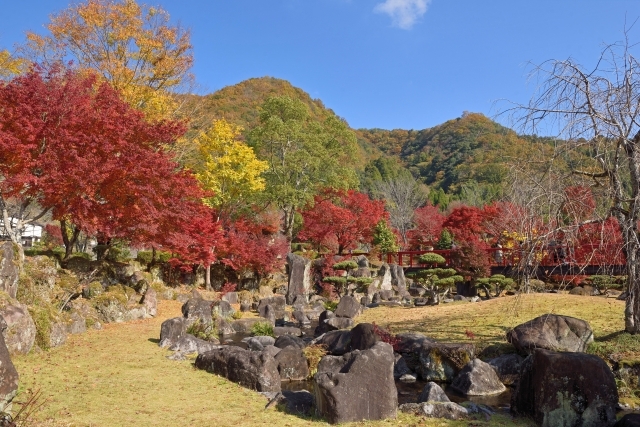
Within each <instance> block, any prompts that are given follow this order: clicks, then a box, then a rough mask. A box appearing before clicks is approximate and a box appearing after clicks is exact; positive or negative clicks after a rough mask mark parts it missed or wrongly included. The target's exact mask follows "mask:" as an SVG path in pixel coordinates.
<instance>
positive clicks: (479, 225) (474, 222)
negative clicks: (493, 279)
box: [443, 205, 498, 277]
mask: <svg viewBox="0 0 640 427" xmlns="http://www.w3.org/2000/svg"><path fill="white" fill-rule="evenodd" d="M497 215H498V209H497V208H496V207H495V206H492V205H490V206H485V207H484V208H483V209H480V208H477V207H473V206H460V207H457V208H455V209H453V210H452V211H451V213H450V214H449V216H448V217H447V219H446V220H445V221H444V223H443V227H445V228H447V229H448V230H449V231H451V233H452V234H453V236H454V242H455V246H456V247H457V250H456V251H455V252H454V253H453V254H452V257H453V259H454V262H455V265H456V267H457V269H458V270H459V271H460V273H461V274H463V275H468V276H474V277H479V276H487V275H488V274H489V269H490V265H491V263H490V260H489V256H488V255H487V250H488V249H489V245H488V244H487V243H486V242H485V240H484V239H483V238H484V237H485V234H486V233H487V230H486V224H487V222H489V221H491V220H492V219H494V218H495V217H496V216H497Z"/></svg>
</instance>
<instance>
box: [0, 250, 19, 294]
mask: <svg viewBox="0 0 640 427" xmlns="http://www.w3.org/2000/svg"><path fill="white" fill-rule="evenodd" d="M23 258H24V254H23V253H22V247H21V246H19V245H14V244H13V243H11V242H0V291H3V292H6V293H7V294H8V295H9V297H10V298H15V297H16V294H17V292H18V279H19V278H20V270H21V268H22V265H23Z"/></svg>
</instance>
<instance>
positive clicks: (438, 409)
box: [398, 402, 469, 420]
mask: <svg viewBox="0 0 640 427" xmlns="http://www.w3.org/2000/svg"><path fill="white" fill-rule="evenodd" d="M398 409H400V411H401V412H404V413H407V414H413V415H417V416H420V417H427V418H445V419H447V420H463V419H465V418H467V416H468V415H469V411H468V410H467V409H466V408H465V407H464V406H461V405H458V404H457V403H453V402H424V403H405V404H403V405H400V407H399V408H398Z"/></svg>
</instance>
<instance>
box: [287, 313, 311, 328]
mask: <svg viewBox="0 0 640 427" xmlns="http://www.w3.org/2000/svg"><path fill="white" fill-rule="evenodd" d="M292 316H293V318H294V319H295V321H296V322H298V323H299V324H301V325H310V324H311V321H310V320H309V318H308V317H307V315H306V314H304V311H301V310H297V311H294V312H293V314H292Z"/></svg>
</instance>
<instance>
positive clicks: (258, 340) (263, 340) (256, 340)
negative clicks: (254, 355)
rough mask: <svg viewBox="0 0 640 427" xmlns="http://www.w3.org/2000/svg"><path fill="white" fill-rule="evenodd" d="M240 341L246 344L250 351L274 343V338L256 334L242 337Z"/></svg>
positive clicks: (260, 349)
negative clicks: (255, 335)
mask: <svg viewBox="0 0 640 427" xmlns="http://www.w3.org/2000/svg"><path fill="white" fill-rule="evenodd" d="M242 342H243V343H245V344H247V348H248V349H249V350H251V351H262V350H264V347H265V346H267V345H274V344H275V342H276V339H275V338H273V337H268V336H257V337H247V338H243V339H242Z"/></svg>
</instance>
